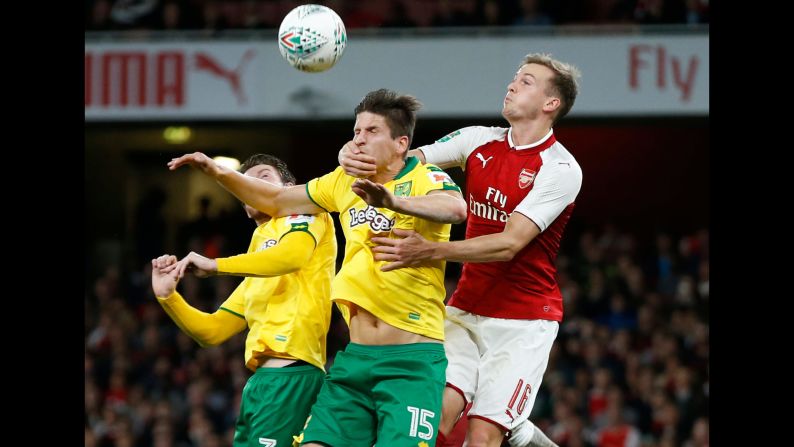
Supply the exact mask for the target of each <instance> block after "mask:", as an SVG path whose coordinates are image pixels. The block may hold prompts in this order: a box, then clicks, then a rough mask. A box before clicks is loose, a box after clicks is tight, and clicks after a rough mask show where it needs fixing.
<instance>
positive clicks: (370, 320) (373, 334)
mask: <svg viewBox="0 0 794 447" xmlns="http://www.w3.org/2000/svg"><path fill="white" fill-rule="evenodd" d="M350 341H351V342H353V343H358V344H361V345H406V344H409V343H442V341H441V340H436V339H435V338H430V337H426V336H424V335H420V334H415V333H413V332H408V331H406V330H403V329H400V328H397V327H394V326H392V325H390V324H389V323H386V322H385V321H383V320H381V319H380V318H378V317H376V316H375V315H372V314H371V313H370V312H368V311H367V310H365V309H362V308H361V307H358V306H356V305H355V304H353V303H350Z"/></svg>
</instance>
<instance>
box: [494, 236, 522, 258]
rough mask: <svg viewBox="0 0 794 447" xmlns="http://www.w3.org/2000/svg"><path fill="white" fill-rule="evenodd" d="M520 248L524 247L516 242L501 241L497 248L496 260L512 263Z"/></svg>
mask: <svg viewBox="0 0 794 447" xmlns="http://www.w3.org/2000/svg"><path fill="white" fill-rule="evenodd" d="M522 248H524V245H523V244H520V243H518V242H517V241H512V240H507V241H503V243H502V244H501V247H499V250H498V251H497V252H496V257H497V259H496V260H497V261H500V262H508V261H512V260H513V258H515V257H516V255H517V254H518V252H519V251H521V249H522Z"/></svg>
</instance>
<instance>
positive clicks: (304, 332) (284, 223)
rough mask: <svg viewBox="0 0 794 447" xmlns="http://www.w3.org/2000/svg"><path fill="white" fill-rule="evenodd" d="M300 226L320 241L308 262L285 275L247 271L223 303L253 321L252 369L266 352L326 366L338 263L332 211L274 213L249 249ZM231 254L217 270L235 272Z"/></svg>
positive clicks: (248, 356)
mask: <svg viewBox="0 0 794 447" xmlns="http://www.w3.org/2000/svg"><path fill="white" fill-rule="evenodd" d="M296 231H299V232H306V233H308V234H309V235H310V236H311V237H312V238H313V239H314V242H315V244H316V245H315V249H314V253H312V255H311V258H310V259H309V262H308V264H306V265H305V266H301V267H300V269H298V270H297V271H294V272H292V273H286V274H282V275H280V276H273V277H266V278H253V277H247V278H245V279H244V280H243V281H242V282H241V283H240V285H239V286H238V287H237V289H235V291H234V292H233V293H232V294H231V296H229V298H228V299H227V300H226V301H225V302H224V303H223V304H222V305H221V310H225V311H227V312H230V313H232V314H234V315H237V316H238V317H240V318H243V319H245V320H246V322H247V323H248V329H249V332H248V336H247V338H246V340H245V364H246V366H247V367H248V368H249V369H252V370H255V369H256V368H257V367H258V366H259V365H260V364H261V363H262V358H263V357H264V356H271V357H281V358H295V359H301V360H304V361H306V362H308V363H311V364H312V365H315V366H317V367H318V368H320V369H324V367H325V346H326V334H327V333H328V327H329V325H330V321H331V301H330V289H331V280H332V278H333V276H334V271H335V265H336V236H335V232H334V224H333V221H332V220H331V216H330V215H329V214H328V213H320V214H316V215H303V214H301V215H292V216H286V217H279V218H273V219H271V220H270V221H269V222H266V223H264V224H262V225H260V226H259V227H258V228H257V229H256V231H254V234H253V237H252V238H251V244H250V246H249V247H248V253H255V252H260V251H266V250H270V249H272V248H274V247H276V246H278V244H279V243H280V242H281V240H282V239H283V238H284V237H285V236H287V235H289V234H290V233H292V232H296ZM281 252H282V253H284V255H285V256H289V251H284V250H281ZM243 256H245V255H243ZM231 259H233V258H220V259H218V260H217V262H218V271H219V272H234V269H233V268H229V265H230V260H231ZM243 270H246V269H243Z"/></svg>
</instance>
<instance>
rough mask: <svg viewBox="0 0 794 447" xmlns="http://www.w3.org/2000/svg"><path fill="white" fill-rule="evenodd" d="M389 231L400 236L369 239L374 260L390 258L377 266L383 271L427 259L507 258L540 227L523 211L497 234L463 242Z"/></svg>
mask: <svg viewBox="0 0 794 447" xmlns="http://www.w3.org/2000/svg"><path fill="white" fill-rule="evenodd" d="M392 233H393V234H394V235H396V236H400V237H401V239H391V238H386V237H373V238H372V242H373V243H375V244H377V246H376V247H374V248H373V249H372V251H373V252H374V253H375V260H378V261H390V263H389V264H386V265H384V266H383V267H381V270H383V271H385V272H386V271H389V270H394V269H398V268H401V267H406V266H410V265H415V264H417V263H419V262H421V261H424V260H427V259H433V260H440V259H446V260H448V261H458V262H493V261H509V260H511V259H513V257H514V256H515V255H516V253H518V252H519V251H521V249H523V248H524V247H526V246H527V244H529V243H530V242H531V241H532V240H533V239H535V237H536V236H537V235H539V234H540V228H539V227H538V226H537V225H536V224H535V222H533V221H532V220H531V219H529V218H528V217H526V216H524V215H523V214H520V213H513V214H512V215H511V216H510V218H509V219H508V220H507V225H506V226H505V229H504V230H503V231H502V232H501V233H493V234H486V235H483V236H478V237H474V238H471V239H466V240H463V241H453V242H431V241H428V240H426V239H424V238H423V237H422V236H420V235H419V234H418V233H416V232H414V231H411V230H400V229H394V230H392Z"/></svg>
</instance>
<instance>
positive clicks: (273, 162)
mask: <svg viewBox="0 0 794 447" xmlns="http://www.w3.org/2000/svg"><path fill="white" fill-rule="evenodd" d="M257 165H268V166H273V167H274V168H275V169H276V171H278V175H279V177H281V182H282V183H292V184H295V183H296V181H295V176H294V175H292V172H290V171H289V168H287V164H286V163H284V162H283V161H282V160H281V159H280V158H278V157H274V156H272V155H270V154H255V155H252V156H250V157H248V160H246V161H245V162H244V163H243V164H242V165H241V166H240V169H239V171H240V172H242V173H243V174H245V171H247V170H249V169H251V168H253V167H254V166H257Z"/></svg>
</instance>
